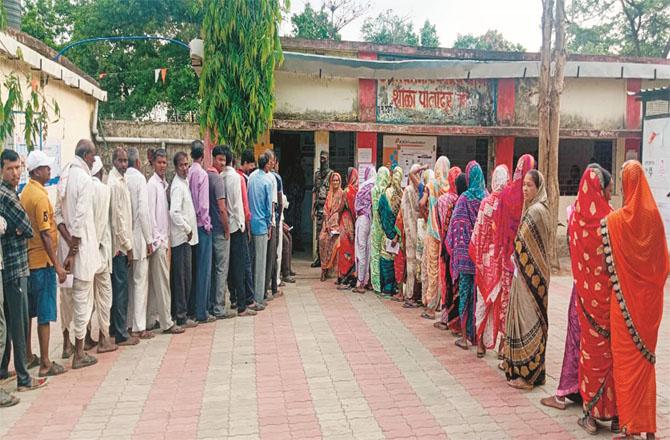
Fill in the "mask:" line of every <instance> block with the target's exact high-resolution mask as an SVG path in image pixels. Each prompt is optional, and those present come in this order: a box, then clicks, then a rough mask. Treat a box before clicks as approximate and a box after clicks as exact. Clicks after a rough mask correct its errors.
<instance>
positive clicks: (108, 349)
mask: <svg viewBox="0 0 670 440" xmlns="http://www.w3.org/2000/svg"><path fill="white" fill-rule="evenodd" d="M118 349H119V346H118V345H116V344H112V343H109V345H107V346H105V345H103V344H98V349H97V350H96V353H98V354H102V353H111V352H112V351H116V350H118Z"/></svg>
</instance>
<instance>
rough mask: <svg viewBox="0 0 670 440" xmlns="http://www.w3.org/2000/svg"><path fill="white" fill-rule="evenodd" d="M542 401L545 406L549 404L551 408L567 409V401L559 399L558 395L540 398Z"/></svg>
mask: <svg viewBox="0 0 670 440" xmlns="http://www.w3.org/2000/svg"><path fill="white" fill-rule="evenodd" d="M540 403H541V404H542V405H544V406H548V407H549V408H554V409H560V410H564V409H565V402H563V401H561V400H559V399H558V397H556V396H549V397H545V398H544V399H540Z"/></svg>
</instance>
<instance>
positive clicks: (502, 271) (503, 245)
mask: <svg viewBox="0 0 670 440" xmlns="http://www.w3.org/2000/svg"><path fill="white" fill-rule="evenodd" d="M534 168H535V158H534V157H533V156H531V155H530V154H524V155H523V156H521V157H520V158H519V160H518V161H517V163H516V170H515V171H514V176H513V178H512V181H511V182H510V183H509V184H508V185H507V186H506V187H505V188H504V189H503V190H502V192H501V193H500V209H498V210H496V215H495V217H494V218H495V220H494V221H495V223H496V225H499V229H498V231H499V232H498V233H497V234H496V237H495V253H496V255H500V258H501V261H502V264H501V265H500V266H497V267H495V268H494V269H495V271H494V272H493V273H492V278H493V279H494V280H497V279H500V289H501V290H500V314H499V318H498V319H499V320H500V326H499V328H500V331H501V332H502V333H503V338H502V340H501V341H500V347H499V348H498V359H502V352H503V347H504V343H505V338H504V336H505V334H504V333H505V320H506V319H507V307H508V305H509V293H510V289H511V288H512V278H513V277H514V264H513V263H512V254H513V253H514V239H515V238H516V233H517V231H518V230H519V224H520V223H521V212H522V211H523V204H524V199H523V179H524V177H525V176H526V174H528V171H530V170H532V169H534Z"/></svg>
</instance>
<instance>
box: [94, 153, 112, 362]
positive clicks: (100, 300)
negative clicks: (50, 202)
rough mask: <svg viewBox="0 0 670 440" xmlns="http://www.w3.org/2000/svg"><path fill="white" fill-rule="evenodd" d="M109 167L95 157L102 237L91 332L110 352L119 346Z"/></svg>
mask: <svg viewBox="0 0 670 440" xmlns="http://www.w3.org/2000/svg"><path fill="white" fill-rule="evenodd" d="M104 173H105V170H104V169H103V166H102V159H100V156H95V162H94V163H93V168H92V169H91V174H93V194H94V198H95V203H94V204H93V211H94V214H95V232H96V234H97V237H98V250H99V252H100V267H99V268H98V270H97V271H96V272H95V278H94V279H93V304H94V309H93V316H91V334H92V336H93V337H94V339H95V336H96V333H97V336H98V353H107V352H110V351H114V350H116V349H117V346H116V344H115V343H114V341H112V340H111V338H110V337H109V316H110V311H111V308H112V277H111V273H112V229H111V224H110V221H111V217H110V212H111V211H110V201H111V196H112V193H111V190H110V189H109V187H108V186H107V185H105V184H104V183H103V182H102V177H103V175H104Z"/></svg>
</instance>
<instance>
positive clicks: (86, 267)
mask: <svg viewBox="0 0 670 440" xmlns="http://www.w3.org/2000/svg"><path fill="white" fill-rule="evenodd" d="M63 174H66V176H65V177H64V176H63V175H61V184H60V185H63V186H61V188H59V191H58V193H59V197H58V200H57V204H56V218H57V222H58V223H59V224H60V223H63V224H65V227H66V228H67V230H68V232H69V233H70V235H71V236H72V237H78V238H79V239H80V240H81V241H80V243H79V252H77V254H76V255H75V257H74V268H73V270H72V274H73V275H74V277H75V278H76V279H78V280H81V281H93V278H94V277H95V273H96V272H97V271H98V268H100V251H99V250H98V239H97V234H96V231H95V214H94V211H93V191H91V186H92V184H93V182H92V178H91V170H90V168H89V167H88V165H87V164H86V162H84V160H83V159H82V158H80V157H78V156H77V157H75V158H74V160H73V161H72V163H71V164H70V166H69V167H68V168H67V171H66V172H64V173H63ZM63 177H64V178H63ZM68 252H69V247H68V245H67V242H66V241H65V240H63V239H61V240H59V244H58V253H59V258H60V259H61V260H62V261H64V260H65V258H66V257H67V254H68Z"/></svg>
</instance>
